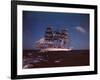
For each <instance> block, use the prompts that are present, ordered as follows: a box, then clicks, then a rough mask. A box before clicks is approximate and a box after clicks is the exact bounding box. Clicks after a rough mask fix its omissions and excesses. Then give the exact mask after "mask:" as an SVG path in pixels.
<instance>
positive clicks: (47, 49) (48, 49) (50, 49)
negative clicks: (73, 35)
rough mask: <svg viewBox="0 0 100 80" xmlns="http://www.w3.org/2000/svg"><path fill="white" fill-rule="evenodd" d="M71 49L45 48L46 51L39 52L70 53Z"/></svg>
mask: <svg viewBox="0 0 100 80" xmlns="http://www.w3.org/2000/svg"><path fill="white" fill-rule="evenodd" d="M71 50H72V49H71V48H69V49H68V48H46V49H41V52H48V51H71Z"/></svg>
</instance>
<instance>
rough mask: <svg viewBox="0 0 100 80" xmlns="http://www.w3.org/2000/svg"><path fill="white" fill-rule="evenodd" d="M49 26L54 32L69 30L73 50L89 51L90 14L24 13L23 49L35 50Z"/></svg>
mask: <svg viewBox="0 0 100 80" xmlns="http://www.w3.org/2000/svg"><path fill="white" fill-rule="evenodd" d="M49 26H52V27H53V28H54V30H59V29H61V28H67V29H68V33H69V36H70V41H71V44H70V47H71V48H73V49H75V50H81V49H89V14H79V13H56V12H36V11H23V49H34V48H35V46H34V44H35V42H36V41H38V40H39V39H40V38H43V37H44V33H45V29H46V28H47V27H49Z"/></svg>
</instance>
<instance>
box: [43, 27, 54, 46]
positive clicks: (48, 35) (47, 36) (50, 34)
mask: <svg viewBox="0 0 100 80" xmlns="http://www.w3.org/2000/svg"><path fill="white" fill-rule="evenodd" d="M44 37H45V41H46V42H47V43H46V45H47V47H53V44H52V43H53V42H52V41H53V29H52V27H47V28H46V31H45V36H44Z"/></svg>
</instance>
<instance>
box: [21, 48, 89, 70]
mask: <svg viewBox="0 0 100 80" xmlns="http://www.w3.org/2000/svg"><path fill="white" fill-rule="evenodd" d="M86 65H89V50H72V51H67V52H65V51H64V52H62V51H61V52H60V51H54V52H39V50H23V68H25V69H27V68H45V67H65V66H66V67H67V66H86Z"/></svg>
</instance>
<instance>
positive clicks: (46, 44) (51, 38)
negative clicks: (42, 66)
mask: <svg viewBox="0 0 100 80" xmlns="http://www.w3.org/2000/svg"><path fill="white" fill-rule="evenodd" d="M36 47H37V48H39V49H40V51H41V52H46V51H71V48H70V37H69V33H68V30H67V29H65V28H62V29H60V30H54V29H53V28H52V27H47V28H46V29H45V32H44V36H43V38H41V39H40V40H38V41H36Z"/></svg>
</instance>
